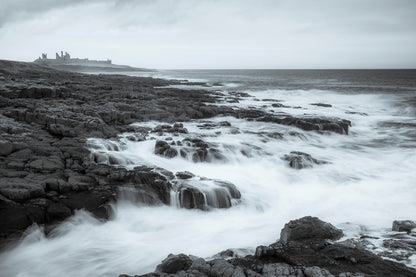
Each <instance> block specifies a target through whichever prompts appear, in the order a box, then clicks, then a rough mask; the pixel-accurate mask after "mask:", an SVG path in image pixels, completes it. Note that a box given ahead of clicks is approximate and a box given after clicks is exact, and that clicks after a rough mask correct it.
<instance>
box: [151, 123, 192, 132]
mask: <svg viewBox="0 0 416 277" xmlns="http://www.w3.org/2000/svg"><path fill="white" fill-rule="evenodd" d="M152 132H154V133H182V134H187V133H188V130H187V129H186V128H184V127H183V124H182V123H175V124H173V125H169V124H162V125H158V126H156V127H155V128H153V130H152Z"/></svg>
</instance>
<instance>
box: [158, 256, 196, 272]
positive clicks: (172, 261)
mask: <svg viewBox="0 0 416 277" xmlns="http://www.w3.org/2000/svg"><path fill="white" fill-rule="evenodd" d="M191 265H192V260H191V258H189V256H186V255H184V254H178V255H172V254H170V255H169V256H168V257H167V258H166V259H164V260H163V261H162V263H161V264H160V265H158V266H157V268H156V272H160V273H169V274H174V273H177V272H178V271H181V270H188V269H189V268H190V267H191Z"/></svg>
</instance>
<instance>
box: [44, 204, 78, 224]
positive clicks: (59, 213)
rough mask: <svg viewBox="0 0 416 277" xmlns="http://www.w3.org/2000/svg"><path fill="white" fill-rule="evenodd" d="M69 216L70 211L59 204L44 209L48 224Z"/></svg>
mask: <svg viewBox="0 0 416 277" xmlns="http://www.w3.org/2000/svg"><path fill="white" fill-rule="evenodd" d="M71 215H72V213H71V210H70V209H69V208H68V207H67V206H65V205H63V204H61V203H52V204H50V205H49V206H48V208H47V209H46V218H47V220H48V221H49V222H52V221H56V220H57V221H60V220H64V219H66V218H67V217H69V216H71Z"/></svg>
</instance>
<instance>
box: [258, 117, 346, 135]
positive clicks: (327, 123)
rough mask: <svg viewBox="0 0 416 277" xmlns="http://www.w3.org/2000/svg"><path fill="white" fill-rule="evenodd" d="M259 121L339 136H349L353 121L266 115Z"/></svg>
mask: <svg viewBox="0 0 416 277" xmlns="http://www.w3.org/2000/svg"><path fill="white" fill-rule="evenodd" d="M257 120H258V121H263V122H274V123H277V124H282V125H288V126H295V127H298V128H300V129H302V130H305V131H330V132H334V133H338V134H347V135H348V129H349V127H350V126H351V121H349V120H345V119H328V118H319V117H293V116H271V115H265V116H263V117H259V118H257Z"/></svg>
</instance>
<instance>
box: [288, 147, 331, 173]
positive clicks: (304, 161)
mask: <svg viewBox="0 0 416 277" xmlns="http://www.w3.org/2000/svg"><path fill="white" fill-rule="evenodd" d="M282 160H285V161H287V162H288V164H289V166H290V167H291V168H294V169H302V168H310V167H313V166H314V165H319V164H326V163H327V162H325V161H321V160H317V159H315V158H313V157H312V156H311V155H309V154H307V153H304V152H299V151H292V152H290V154H287V155H284V156H283V157H282Z"/></svg>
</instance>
